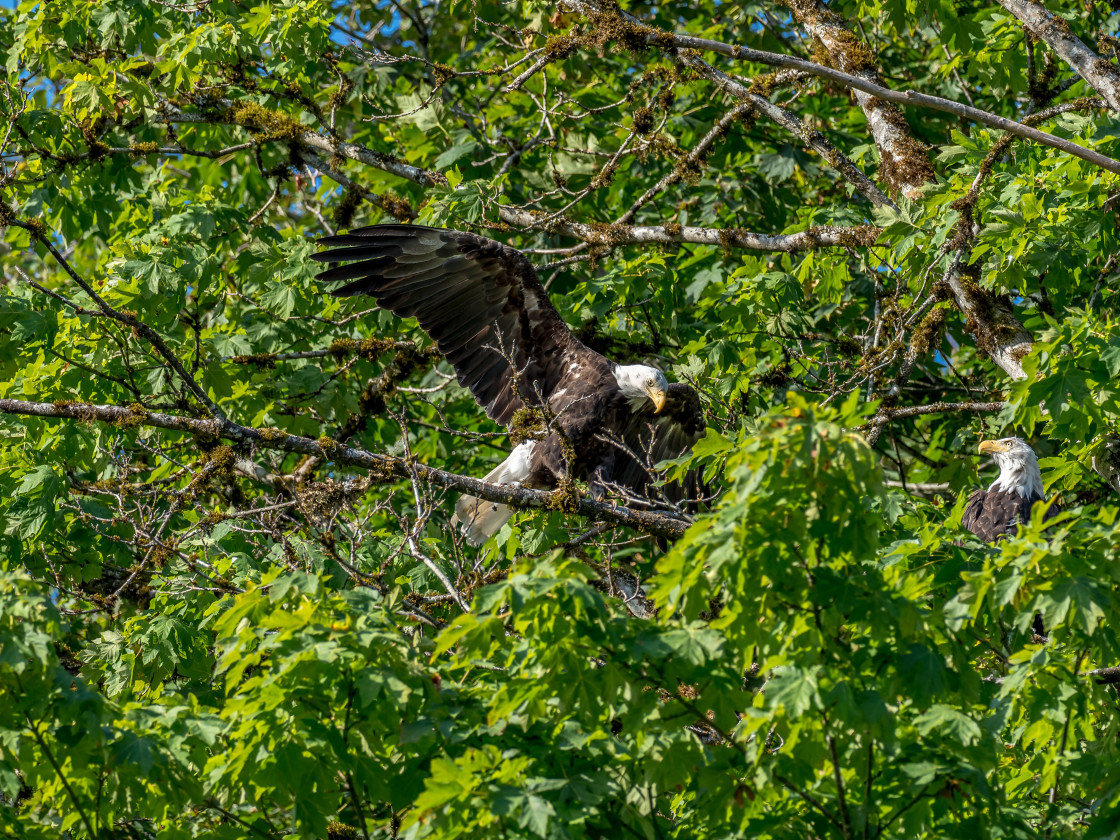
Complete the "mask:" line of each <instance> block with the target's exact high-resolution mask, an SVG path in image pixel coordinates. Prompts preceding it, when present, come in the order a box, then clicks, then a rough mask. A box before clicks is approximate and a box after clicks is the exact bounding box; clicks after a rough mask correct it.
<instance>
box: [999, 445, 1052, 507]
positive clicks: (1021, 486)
mask: <svg viewBox="0 0 1120 840" xmlns="http://www.w3.org/2000/svg"><path fill="white" fill-rule="evenodd" d="M996 460H997V462H998V463H999V468H1000V471H999V478H997V479H996V480H995V481H993V482H992V483H991V485H990V486H989V487H988V490H989V492H994V491H1002V492H1004V493H1018V494H1019V495H1020V496H1022V497H1023V498H1024V499H1041V498H1042V494H1043V491H1042V473H1041V472H1040V471H1039V469H1038V461H1037V460H1036V459H1035V458H1016V457H1011V456H1010V453H1009V454H1008V455H1004V456H1002V457H999V456H997V458H996Z"/></svg>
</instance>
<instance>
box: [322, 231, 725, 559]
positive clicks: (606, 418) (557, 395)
mask: <svg viewBox="0 0 1120 840" xmlns="http://www.w3.org/2000/svg"><path fill="white" fill-rule="evenodd" d="M320 244H322V245H325V246H328V248H329V250H326V251H323V252H322V253H319V254H316V255H315V256H314V257H313V258H314V259H315V260H318V261H319V262H326V263H348V264H346V265H339V266H334V267H331V268H328V269H326V270H325V271H322V272H321V273H320V274H319V275H318V279H320V280H323V281H326V282H328V283H342V284H343V285H341V286H340V287H339V288H336V289H333V290H332V292H331V293H332V294H334V295H340V296H346V295H369V296H371V297H373V298H374V300H376V301H377V303H378V305H379V306H381V307H382V308H384V309H387V310H389V311H390V312H392V313H394V314H395V315H399V316H401V317H412V318H416V320H417V321H418V322H419V323H420V326H421V328H422V329H423V330H424V331H425V332H427V333H428V335H430V336H431V337H432V339H433V340H434V341H435V343H436V346H437V347H438V348H439V351H440V352H441V353H442V354H443V355H444V356H445V357H446V358H447V361H448V362H450V364H451V366H452V367H453V368H454V369H455V373H456V374H457V375H458V380H459V384H460V385H462V386H463V387H465V388H469V389H470V391H471V393H473V394H474V397H475V399H476V400H477V401H478V404H479V405H480V406H482V408H483V410H484V411H485V412H486V414H487V416H488V417H490V418H491V419H492V420H494V421H495V422H497V423H501V424H503V425H505V426H512V424H513V421H514V414H515V412H517V411H518V410H519V409H523V408H531V409H537V410H538V411H540V412H541V413H542V414H543V415H544V416H545V417H546V418H547V419H548V421H549V422H548V424H547V426H548V427H547V429H546V430H545V431H544V433H543V434H542V435H541V436H539V439H536V440H528V441H525V442H524V443H521V444H519V445H518V446H517V447H515V448H514V450H513V451H512V452H511V453H510V455H509V457H508V458H506V460H505V461H503V462H502V463H501V464H499V465H498V466H497V467H496V468H495V469H494V470H493V471H492V472H490V473H489V474H488V475H487V476H486V481H490V482H494V483H497V484H518V485H521V486H525V487H531V488H553V487H556V486H557V485H558V484H559V483H560V482H561V481H562V480H564V479H566V478H575V479H581V480H584V481H586V482H587V483H588V485H589V487H590V489H591V491H592V493H593V494H595V495H596V496H597V497H600V498H601V497H602V496H603V495H604V494H605V493H606V492H607V491H608V490H610V489H612V488H613V489H619V488H621V489H623V490H625V491H627V492H630V493H634V494H637V495H641V496H645V495H646V494H647V490H648V487H649V485H650V483H651V476H650V472H649V470H648V469H647V465H648V463H656V462H657V461H661V460H665V459H667V458H675V457H678V456H680V455H681V454H683V453H684V452H685V451H687V450H688V449H689V448H690V447H691V446H692V444H693V443H695V442H696V441H697V440H698V439H699V438H700V437H701V435H702V434H703V432H704V417H703V413H702V412H701V408H700V400H699V398H698V397H697V395H696V392H695V391H694V390H693V389H692V388H691V387H689V386H688V385H683V384H676V383H674V384H670V383H669V382H668V381H667V380H666V379H665V375H664V374H663V373H662V372H661V371H660V370H658V369H657V368H653V367H649V366H647V365H619V364H616V363H615V362H612V361H611V360H610V359H607V358H605V357H604V356H602V355H600V354H599V353H596V352H595V351H593V350H591V349H589V348H588V347H586V346H584V345H583V344H582V343H581V342H580V341H579V340H578V339H577V338H576V337H575V336H574V335H573V334H572V332H571V330H569V329H568V328H567V326H565V324H564V322H563V320H561V318H560V315H559V313H557V311H556V309H555V307H553V305H552V303H551V302H550V301H549V299H548V295H547V293H546V292H545V290H544V287H543V286H542V285H541V282H540V279H539V278H538V277H537V273H536V271H535V270H534V269H533V266H532V264H531V263H530V262H529V260H528V259H527V258H526V257H525V255H524V254H522V253H521V252H520V251H517V250H515V249H514V248H510V247H508V246H506V245H503V244H501V243H500V242H495V241H493V240H490V239H486V238H484V237H481V236H476V235H475V234H473V233H463V232H459V231H452V230H440V229H438V228H430V227H421V226H418V225H373V226H370V227H364V228H359V229H357V230H352V231H350V232H349V233H346V234H341V235H338V236H328V237H324V238H323V239H321V240H320ZM522 416H523V415H522ZM568 442H570V444H571V448H570V450H569V451H570V453H572V454H574V458H573V459H572V461H571V463H570V464H569V462H568V459H567V458H566V457H565V454H564V450H565V448H566V445H567V443H568ZM667 492H668V493H669V494H670V496H671V497H672V496H673V495H675V496H676V498H678V499H679V498H680V496H681V495H682V493H683V491H682V489H681V488H679V487H678V488H667ZM455 513H456V518H457V520H458V521H459V522H460V523H461V524H462V528H463V532H464V534H465V535H466V538H467V541H468V542H469V543H470V544H471V545H481V544H482V543H483V542H485V541H486V540H487V539H488V538H489V537H490V536H492V535H493V534H495V533H496V532H497V531H498V529H499V528H501V527H502V525H503V524H504V523H505V522H506V521H507V520H508V519H509V518H510V516H511V515H512V514H513V511H512V510H511V509H510V508H508V507H506V506H505V505H499V504H492V503H490V502H486V501H483V500H482V499H477V498H474V497H472V496H463V497H461V498H460V499H459V501H458V503H457V504H456V506H455Z"/></svg>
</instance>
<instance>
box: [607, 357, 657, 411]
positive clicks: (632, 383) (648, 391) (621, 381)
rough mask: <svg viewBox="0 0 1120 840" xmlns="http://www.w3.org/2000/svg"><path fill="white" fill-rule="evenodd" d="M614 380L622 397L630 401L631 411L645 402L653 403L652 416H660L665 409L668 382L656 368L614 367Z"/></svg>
mask: <svg viewBox="0 0 1120 840" xmlns="http://www.w3.org/2000/svg"><path fill="white" fill-rule="evenodd" d="M614 378H615V381H616V382H618V390H620V391H621V392H622V396H624V397H626V399H628V400H629V401H630V408H631V409H634V410H635V411H636V410H637V409H639V408H641V407H642V404H643V403H644V402H645V401H646V400H651V401H652V402H653V405H654V411H653V413H654V414H660V413H661V409H663V408H664V407H665V402H666V400H667V399H668V394H669V380H668V379H666V378H665V374H663V373H662V372H661V371H659V370H658V369H657V368H655V367H650V366H649V365H615V367H614Z"/></svg>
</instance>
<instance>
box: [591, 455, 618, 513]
mask: <svg viewBox="0 0 1120 840" xmlns="http://www.w3.org/2000/svg"><path fill="white" fill-rule="evenodd" d="M613 483H614V458H604V459H603V460H602V461H600V462H599V463H598V464H597V465H596V466H595V469H593V470H592V471H591V474H590V475H589V476H588V477H587V489H588V490H589V491H591V498H592V499H594V500H595V501H597V502H601V501H603V500H604V499H605V498H606V497H607V491H608V490H609V489H610V487H611V485H612V484H613Z"/></svg>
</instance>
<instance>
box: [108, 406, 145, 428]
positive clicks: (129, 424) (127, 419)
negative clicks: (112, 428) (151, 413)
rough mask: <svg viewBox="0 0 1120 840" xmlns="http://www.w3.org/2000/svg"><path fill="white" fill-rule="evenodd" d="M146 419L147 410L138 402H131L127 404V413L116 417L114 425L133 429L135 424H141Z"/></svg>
mask: <svg viewBox="0 0 1120 840" xmlns="http://www.w3.org/2000/svg"><path fill="white" fill-rule="evenodd" d="M147 419H148V410H147V409H146V408H144V406H142V405H140V403H131V404H130V405H129V406H128V414H127V415H125V416H124V417H121V418H120V419H118V420H117V421H116V423H115V424H114V425H116V426H117V427H118V428H121V429H135V428H136V427H137V426H143V425H144V422H145V421H146V420H147Z"/></svg>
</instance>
